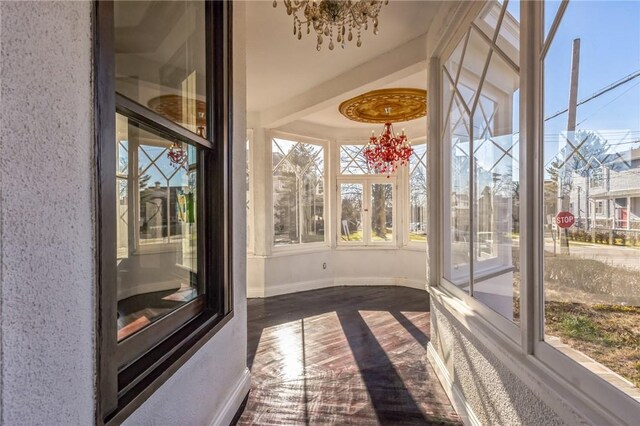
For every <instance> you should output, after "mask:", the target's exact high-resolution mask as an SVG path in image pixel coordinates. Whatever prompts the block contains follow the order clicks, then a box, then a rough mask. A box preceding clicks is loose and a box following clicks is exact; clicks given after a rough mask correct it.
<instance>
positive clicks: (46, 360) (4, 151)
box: [0, 2, 95, 424]
mask: <svg viewBox="0 0 640 426" xmlns="http://www.w3.org/2000/svg"><path fill="white" fill-rule="evenodd" d="M0 14H1V17H0V31H1V33H0V43H1V51H0V63H1V64H2V71H1V74H0V77H1V81H2V89H1V90H2V102H1V103H0V111H1V114H2V124H1V126H0V138H1V144H0V176H1V179H0V182H1V183H0V191H1V195H0V214H1V216H0V218H1V223H2V234H1V237H0V244H1V246H0V256H1V258H2V273H1V279H2V296H1V303H2V311H1V312H2V348H3V350H2V378H3V383H2V420H1V421H0V423H3V424H92V423H93V413H94V381H95V379H94V358H95V357H94V318H95V317H94V316H95V309H94V242H93V236H94V212H93V205H94V200H93V176H94V170H93V166H92V165H93V163H94V160H93V127H92V126H93V123H92V102H93V100H92V91H93V88H92V83H91V67H92V64H91V60H92V59H91V3H89V2H74V3H72V2H55V3H53V2H42V3H38V4H35V3H27V2H1V3H0Z"/></svg>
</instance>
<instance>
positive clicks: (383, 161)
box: [364, 122, 413, 177]
mask: <svg viewBox="0 0 640 426" xmlns="http://www.w3.org/2000/svg"><path fill="white" fill-rule="evenodd" d="M412 153H413V148H411V142H409V141H408V140H407V136H406V135H405V134H404V130H402V133H401V134H400V135H399V136H396V134H395V132H394V131H393V126H392V125H391V123H389V122H387V123H385V124H384V128H383V130H382V133H381V134H380V136H378V137H376V136H375V132H373V131H372V132H371V138H369V143H368V144H367V146H366V148H365V149H364V156H365V158H366V159H367V163H368V165H369V168H371V169H373V170H375V171H376V173H382V174H386V175H387V177H389V175H390V174H392V173H394V172H395V171H396V170H397V169H398V166H399V165H400V166H403V165H405V164H408V163H409V158H410V157H411V154H412Z"/></svg>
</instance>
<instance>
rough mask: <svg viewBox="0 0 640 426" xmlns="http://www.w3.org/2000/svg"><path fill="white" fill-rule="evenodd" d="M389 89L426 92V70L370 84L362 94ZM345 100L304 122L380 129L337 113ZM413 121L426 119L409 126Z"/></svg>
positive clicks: (376, 125) (399, 124)
mask: <svg viewBox="0 0 640 426" xmlns="http://www.w3.org/2000/svg"><path fill="white" fill-rule="evenodd" d="M390 87H412V88H416V89H424V90H426V89H427V72H426V70H424V71H422V72H418V73H415V74H412V75H410V76H408V77H405V78H401V79H399V80H396V81H394V82H392V83H387V84H380V85H376V84H375V83H372V84H370V85H367V86H364V87H362V92H363V93H364V92H368V91H369V90H376V89H386V88H390ZM347 99H348V96H347V97H345V99H341V100H339V101H338V103H337V104H336V105H332V106H330V107H329V108H325V109H323V110H320V111H318V112H315V113H312V114H309V115H308V116H306V117H305V118H304V121H307V122H311V123H315V124H321V125H324V126H329V127H337V128H362V129H372V128H375V129H377V128H378V127H382V126H381V125H378V124H370V123H359V122H355V121H351V120H349V119H348V118H346V117H345V116H344V115H342V114H340V111H338V107H337V105H339V104H340V103H342V101H345V100H347ZM414 121H415V122H420V121H424V122H425V123H426V119H416V120H412V122H411V124H413V122H414ZM403 125H404V123H398V124H397V125H395V127H400V126H403Z"/></svg>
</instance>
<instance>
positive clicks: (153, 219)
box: [116, 114, 199, 340]
mask: <svg viewBox="0 0 640 426" xmlns="http://www.w3.org/2000/svg"><path fill="white" fill-rule="evenodd" d="M116 126H117V128H116V134H117V135H118V137H117V139H118V141H117V143H118V144H122V141H123V140H124V141H126V143H127V146H129V147H131V149H129V150H128V153H129V154H128V158H127V163H128V164H130V167H129V169H130V170H131V173H129V175H128V176H126V177H124V178H118V180H117V185H118V193H117V195H118V198H117V215H118V217H117V226H116V232H117V236H116V245H117V250H118V257H117V258H118V263H117V283H118V284H117V292H118V340H122V339H124V338H126V337H128V336H130V335H132V334H133V333H135V332H137V331H139V330H141V329H142V328H144V327H146V326H148V325H149V324H151V323H153V322H154V321H157V320H158V319H160V318H162V317H163V316H165V315H167V314H168V313H170V312H171V311H173V310H175V309H177V308H178V307H180V306H181V305H183V304H185V303H187V302H189V301H191V300H193V299H194V298H195V297H196V296H197V295H198V294H199V290H198V267H197V265H198V251H197V239H196V237H197V218H196V216H197V215H196V201H197V200H196V194H197V185H198V164H197V159H198V152H197V151H198V150H197V149H196V148H194V147H190V146H188V145H186V144H184V143H172V142H171V141H169V140H167V139H164V138H162V137H160V136H157V135H156V134H155V133H152V132H150V131H149V130H148V129H146V128H144V127H142V126H140V125H139V124H138V123H136V122H134V121H132V120H128V119H127V118H126V117H123V116H121V115H119V114H118V115H117V120H116ZM134 147H137V148H139V149H134ZM145 152H162V153H163V154H162V155H161V156H154V155H152V156H151V157H152V158H153V160H150V158H149V157H145V158H146V162H147V166H146V167H145V168H144V169H143V167H142V166H141V165H140V164H139V162H138V158H140V156H141V154H142V155H143V156H144V155H145V154H144V153H145ZM161 160H162V162H165V161H166V162H167V163H169V164H170V168H171V169H170V170H166V174H164V173H162V172H161V169H162V168H163V166H161V165H158V164H157V163H159V162H160V161H161ZM116 167H119V165H116ZM143 170H144V171H143Z"/></svg>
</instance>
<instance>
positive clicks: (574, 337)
mask: <svg viewBox="0 0 640 426" xmlns="http://www.w3.org/2000/svg"><path fill="white" fill-rule="evenodd" d="M638 19H640V5H639V4H638V3H634V2H624V3H620V2H608V3H606V4H605V3H600V2H569V3H568V4H563V5H562V7H560V8H558V10H549V11H547V12H546V13H545V26H546V27H549V28H550V30H549V33H548V34H547V37H546V39H545V50H544V56H543V58H542V64H541V67H542V71H543V74H544V85H543V96H544V103H543V108H544V109H543V116H544V117H545V119H544V124H543V129H544V130H543V132H544V133H543V134H544V141H543V142H544V146H543V150H544V158H543V161H544V175H543V176H542V177H541V179H544V183H543V184H544V186H545V194H546V196H545V197H544V211H545V212H547V215H545V217H544V218H543V223H542V224H541V225H542V227H543V229H544V233H543V235H542V236H541V239H542V241H541V242H540V244H541V246H542V247H543V250H544V257H543V288H544V306H543V307H542V308H543V309H544V334H543V339H544V341H545V342H546V343H549V344H550V345H552V346H553V347H554V348H557V349H559V350H560V351H562V353H564V354H566V355H568V356H569V357H571V359H573V360H576V361H578V362H580V363H581V365H583V366H585V367H587V368H588V369H589V370H591V371H593V372H598V373H599V374H601V376H602V377H606V378H607V380H608V381H609V383H611V384H614V385H615V386H616V387H618V388H619V389H622V390H623V391H625V392H627V393H628V394H630V395H632V396H635V397H638V396H640V391H638V386H640V373H639V371H640V370H639V369H638V367H639V366H640V334H638V332H637V324H638V321H639V320H640V252H638V247H637V243H638V241H640V239H639V238H638V237H639V236H640V234H639V233H638V230H639V229H640V227H637V226H633V224H634V223H639V222H638V218H639V216H640V210H638V203H637V202H636V200H638V199H640V168H639V164H638V159H639V158H640V143H639V142H638V135H640V87H639V86H638V78H637V77H636V78H635V79H630V76H631V77H633V75H634V73H635V74H636V75H638V74H639V73H638V70H640V48H639V47H638V43H639V40H640V30H638V26H637V22H638ZM572 67H576V68H577V69H578V70H579V73H578V74H577V75H573V76H572V75H571V74H570V73H569V70H570V69H571V68H572ZM558 69H561V70H563V71H566V72H560V73H559V72H557V70H558ZM578 76H579V77H578ZM616 85H617V86H616ZM613 86H616V87H613ZM567 99H570V105H569V106H568V107H567ZM571 99H573V100H572V101H571ZM571 102H575V105H574V106H572V105H571ZM604 176H608V179H606V180H605V179H604ZM572 205H573V209H572V208H571V206H572ZM605 205H612V206H614V208H611V209H609V210H608V211H607V209H606V208H605V207H604V206H605ZM565 211H571V213H572V214H573V216H574V223H573V225H572V226H569V227H564V226H563V227H560V226H559V225H558V223H557V222H556V221H554V218H555V217H556V215H558V214H559V213H561V212H565ZM569 348H571V349H569ZM585 355H586V357H588V358H591V359H590V360H589V361H586V360H585V358H586V357H585Z"/></svg>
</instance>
